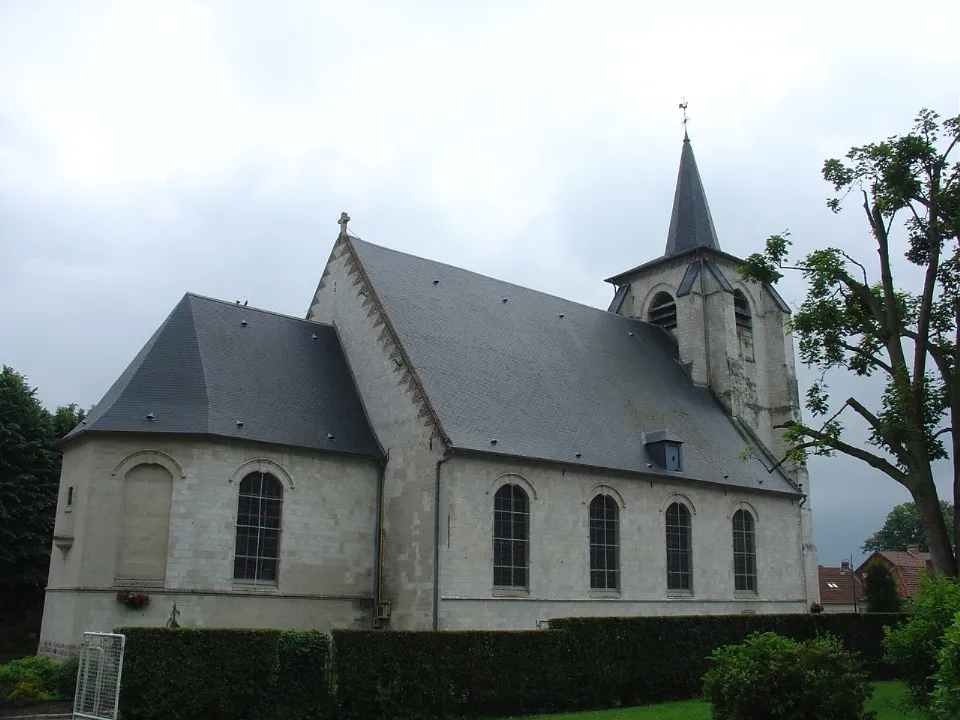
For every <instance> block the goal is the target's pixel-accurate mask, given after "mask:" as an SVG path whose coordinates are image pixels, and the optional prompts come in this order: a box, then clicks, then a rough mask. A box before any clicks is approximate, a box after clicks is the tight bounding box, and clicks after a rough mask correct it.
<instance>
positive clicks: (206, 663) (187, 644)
mask: <svg viewBox="0 0 960 720" xmlns="http://www.w3.org/2000/svg"><path fill="white" fill-rule="evenodd" d="M902 618H903V616H901V615H852V614H851V615H825V614H818V615H812V614H811V615H800V614H797V615H700V616H680V617H634V618H568V619H563V620H553V621H551V623H550V626H551V629H550V630H532V631H517V632H510V631H464V632H451V631H441V632H426V631H424V632H400V631H372V630H371V631H367V630H335V631H334V632H333V649H334V652H333V656H334V666H333V668H331V667H330V666H329V665H328V658H329V657H330V641H329V639H328V638H327V636H326V635H323V634H322V633H319V632H281V631H279V630H219V629H169V628H140V627H137V628H121V629H120V630H119V632H123V633H124V634H126V636H127V651H126V660H125V663H124V669H123V683H122V689H121V694H120V709H121V711H122V712H123V717H124V718H125V719H126V720H161V719H162V720H168V719H169V718H172V717H175V718H178V720H201V719H204V720H206V719H208V718H209V719H211V720H220V719H222V720H226V719H227V718H230V719H231V720H232V719H234V718H236V719H238V720H243V719H246V718H251V719H252V718H263V719H264V720H301V719H303V720H322V719H323V718H338V719H342V720H354V719H360V718H363V719H364V720H367V719H370V720H377V719H382V720H427V719H432V718H465V717H478V716H487V717H503V716H509V715H521V714H536V713H547V712H561V711H566V710H577V709H583V708H603V707H615V706H618V705H636V704H643V703H651V702H658V701H661V700H668V699H685V698H691V697H695V696H697V695H698V694H699V693H700V682H701V678H702V677H703V675H704V673H705V672H706V671H707V669H708V668H709V667H710V660H709V655H710V653H711V652H712V651H713V650H714V649H715V648H717V647H720V646H722V645H728V644H732V643H738V642H740V641H742V640H743V639H744V638H745V637H746V636H747V635H749V634H750V633H752V632H755V631H760V632H766V631H771V632H776V633H778V634H781V635H784V636H787V637H790V638H794V639H796V640H807V639H810V638H813V637H815V636H816V635H817V634H819V633H822V632H830V633H833V634H834V635H836V636H838V637H839V638H840V640H841V641H842V642H843V643H844V645H845V646H846V647H848V648H849V649H851V650H856V651H857V652H859V653H860V655H861V656H862V658H863V661H864V665H865V667H866V668H867V669H868V670H869V671H870V672H871V674H872V676H873V677H874V679H885V678H890V677H892V676H893V670H892V668H891V667H890V666H889V665H887V664H886V663H884V662H883V645H882V640H883V628H884V627H885V626H887V625H892V624H894V623H896V622H898V621H900V620H901V619H902ZM333 685H336V692H335V693H334V690H333Z"/></svg>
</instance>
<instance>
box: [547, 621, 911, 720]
mask: <svg viewBox="0 0 960 720" xmlns="http://www.w3.org/2000/svg"><path fill="white" fill-rule="evenodd" d="M903 618H904V616H903V615H897V614H890V615H881V614H868V615H855V614H843V615H839V614H838V615H827V614H809V615H801V614H794V615H695V616H678V617H630V618H566V619H562V620H552V621H551V622H550V627H551V629H553V630H557V631H560V632H561V633H562V634H566V635H569V636H570V638H571V643H570V644H571V646H572V647H573V648H574V656H575V658H574V660H573V662H574V667H575V668H577V670H578V675H579V677H581V678H582V682H583V683H584V684H585V685H588V686H590V687H592V688H594V691H593V693H594V697H593V699H592V702H591V705H592V706H595V707H610V706H613V705H618V704H623V705H637V704H643V703H651V702H660V701H663V700H673V699H687V698H692V697H696V696H698V695H699V693H700V680H701V678H702V677H703V674H704V673H705V672H706V671H707V670H708V669H709V667H710V661H709V659H708V656H709V655H710V653H711V652H712V651H713V650H714V649H715V648H718V647H720V646H722V645H729V644H732V643H739V642H741V641H742V640H743V639H744V638H745V637H746V636H747V635H749V634H750V633H752V632H755V631H759V632H768V631H769V632H775V633H778V634H780V635H784V636H786V637H790V638H793V639H795V640H809V639H811V638H813V637H815V636H816V635H817V634H820V633H825V632H829V633H832V634H834V635H836V636H837V637H839V638H840V640H841V641H842V642H843V644H844V645H845V646H846V647H847V648H848V649H850V650H855V651H856V652H858V653H859V654H860V656H861V658H862V660H863V663H864V668H865V669H866V670H867V671H868V672H869V673H870V675H871V677H872V678H873V679H874V680H885V679H891V678H893V677H894V672H895V671H894V669H893V667H892V666H891V665H889V664H887V663H886V662H884V660H883V628H884V627H885V626H888V625H893V624H895V623H897V622H899V621H900V620H902V619H903Z"/></svg>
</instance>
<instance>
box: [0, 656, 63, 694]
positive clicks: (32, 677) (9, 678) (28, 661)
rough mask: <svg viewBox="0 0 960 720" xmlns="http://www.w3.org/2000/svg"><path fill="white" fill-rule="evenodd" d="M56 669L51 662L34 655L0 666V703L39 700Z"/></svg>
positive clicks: (55, 665) (54, 664) (48, 659)
mask: <svg viewBox="0 0 960 720" xmlns="http://www.w3.org/2000/svg"><path fill="white" fill-rule="evenodd" d="M56 669H57V664H56V663H55V662H53V660H51V659H50V658H46V657H38V656H35V655H34V656H30V657H25V658H20V659H19V660H11V661H10V662H8V663H7V664H6V665H0V703H20V702H23V701H26V700H39V699H40V698H42V697H43V694H44V692H45V690H46V688H47V683H48V682H50V678H51V677H52V676H53V673H54V671H55V670H56Z"/></svg>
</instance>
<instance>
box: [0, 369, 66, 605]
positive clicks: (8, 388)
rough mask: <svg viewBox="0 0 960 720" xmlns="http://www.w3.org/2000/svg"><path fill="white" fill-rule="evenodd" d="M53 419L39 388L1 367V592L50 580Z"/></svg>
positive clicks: (29, 593) (15, 595)
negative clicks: (43, 402) (38, 390)
mask: <svg viewBox="0 0 960 720" xmlns="http://www.w3.org/2000/svg"><path fill="white" fill-rule="evenodd" d="M52 433H53V423H52V420H51V417H50V413H48V412H47V411H46V410H45V409H44V408H43V406H42V405H41V404H40V402H39V401H38V400H37V398H36V390H35V389H32V388H30V386H29V385H27V380H26V378H25V377H24V376H23V375H20V374H19V373H17V372H16V371H14V370H13V369H12V368H9V367H7V366H6V365H4V366H3V371H2V372H0V597H3V598H4V599H5V600H6V601H8V602H11V601H13V602H16V601H22V600H23V599H24V598H27V599H28V600H27V601H28V602H29V599H32V598H35V597H36V596H38V595H39V594H40V593H42V590H43V588H44V587H45V586H46V580H47V572H48V569H49V561H50V543H51V535H52V534H53V520H54V513H55V511H56V504H57V486H58V480H59V478H58V470H59V457H58V455H57V453H56V451H55V450H54V447H53V442H52Z"/></svg>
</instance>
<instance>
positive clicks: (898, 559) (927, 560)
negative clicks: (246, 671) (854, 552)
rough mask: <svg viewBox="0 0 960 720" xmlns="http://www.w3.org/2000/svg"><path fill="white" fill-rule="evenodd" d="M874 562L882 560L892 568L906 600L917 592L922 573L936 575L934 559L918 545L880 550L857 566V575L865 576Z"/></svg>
mask: <svg viewBox="0 0 960 720" xmlns="http://www.w3.org/2000/svg"><path fill="white" fill-rule="evenodd" d="M872 562H882V563H883V564H884V565H886V566H887V567H888V568H890V573H891V574H892V575H893V579H894V580H895V581H896V583H897V590H899V591H900V597H902V598H904V599H905V600H909V599H911V598H912V597H913V595H914V593H916V591H917V582H918V580H919V579H920V574H921V573H924V572H926V573H929V574H930V575H931V576H933V575H934V571H933V559H932V558H931V557H930V553H925V552H920V549H919V548H917V547H910V548H907V550H906V552H901V551H898V550H878V551H877V552H875V553H873V554H872V555H871V556H870V557H868V558H867V559H866V560H864V561H863V563H861V565H860V567H858V568H857V575H859V576H860V577H861V578H862V577H864V576H865V575H866V572H867V568H868V567H869V566H870V563H872Z"/></svg>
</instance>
